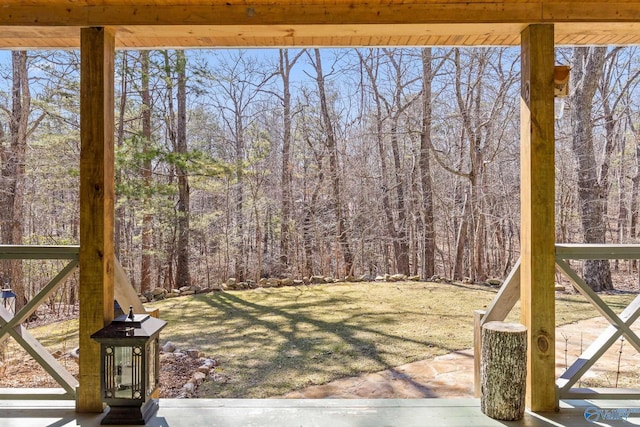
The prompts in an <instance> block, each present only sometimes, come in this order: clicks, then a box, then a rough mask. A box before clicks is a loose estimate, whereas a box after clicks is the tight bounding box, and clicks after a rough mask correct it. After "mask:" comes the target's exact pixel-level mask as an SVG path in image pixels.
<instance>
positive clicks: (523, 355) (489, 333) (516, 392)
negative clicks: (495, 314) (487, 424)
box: [480, 322, 527, 421]
mask: <svg viewBox="0 0 640 427" xmlns="http://www.w3.org/2000/svg"><path fill="white" fill-rule="evenodd" d="M526 380H527V328H526V327H524V326H523V325H520V324H517V323H504V322H488V323H485V325H484V326H483V327H482V355H481V358H480V383H481V385H480V387H481V393H482V396H481V399H480V409H481V411H482V413H483V414H485V415H487V416H489V417H491V418H495V419H498V420H506V421H515V420H520V419H522V417H523V416H524V409H525V406H524V398H525V392H526Z"/></svg>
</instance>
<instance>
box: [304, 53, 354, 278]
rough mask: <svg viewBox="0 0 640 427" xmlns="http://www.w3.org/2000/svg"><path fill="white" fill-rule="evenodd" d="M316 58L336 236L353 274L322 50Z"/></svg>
mask: <svg viewBox="0 0 640 427" xmlns="http://www.w3.org/2000/svg"><path fill="white" fill-rule="evenodd" d="M313 52H314V56H313V57H311V56H310V59H311V61H312V63H313V67H314V69H315V72H316V83H317V85H318V95H319V97H320V111H321V115H322V125H323V128H324V132H325V144H326V147H327V151H328V154H329V174H330V176H331V187H332V190H333V205H334V206H333V208H334V212H335V216H336V234H337V239H338V243H339V244H340V248H341V249H342V259H343V261H344V268H343V269H342V270H343V271H342V272H343V273H344V275H350V274H352V273H353V254H352V253H351V248H350V246H349V235H348V229H347V220H346V218H345V213H344V207H343V200H342V183H341V178H340V165H339V162H338V142H337V138H336V134H335V130H334V123H333V118H332V117H331V116H332V115H331V112H330V110H329V104H328V102H327V95H326V88H325V76H324V72H323V71H322V58H321V55H320V49H314V50H313ZM337 273H340V272H339V271H338V272H337Z"/></svg>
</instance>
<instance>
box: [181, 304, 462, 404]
mask: <svg viewBox="0 0 640 427" xmlns="http://www.w3.org/2000/svg"><path fill="white" fill-rule="evenodd" d="M255 297H256V295H253V297H252V298H255ZM193 301H194V303H195V305H194V306H193V307H192V308H191V309H189V308H185V309H184V315H182V314H181V315H180V323H181V324H182V323H187V324H190V325H191V328H184V330H183V331H181V327H180V326H177V327H176V328H175V330H174V331H172V333H171V335H174V338H175V339H184V340H185V341H188V343H189V345H192V346H196V347H197V348H199V349H201V350H204V351H205V352H207V353H208V354H215V355H219V357H220V358H221V359H222V373H221V376H220V377H221V380H220V381H219V382H218V383H215V382H214V383H212V384H209V385H208V386H205V387H204V388H203V393H206V396H202V395H201V396H202V397H270V396H278V395H282V394H284V393H286V392H288V391H291V390H295V389H299V388H302V387H305V386H308V385H311V384H321V383H325V382H327V381H331V380H334V379H337V378H341V377H345V376H349V375H354V374H355V375H357V374H359V373H362V372H374V371H378V370H382V369H387V368H390V367H393V366H397V365H398V364H399V362H400V363H403V362H404V361H405V360H404V358H403V359H398V355H397V354H395V353H397V350H398V349H400V351H401V352H402V350H403V349H404V347H406V346H409V345H413V347H415V348H417V349H418V350H417V351H418V352H419V353H420V354H423V352H424V354H425V355H427V356H429V355H432V354H436V353H437V354H442V353H445V352H449V351H452V350H456V348H451V347H449V346H447V345H445V344H444V342H436V341H429V340H420V339H416V338H415V335H414V337H413V338H412V337H411V336H409V335H407V336H403V335H401V334H398V333H395V331H390V330H389V328H382V327H381V328H379V329H375V328H373V327H370V325H374V324H375V325H386V326H393V324H395V323H396V322H397V319H398V316H400V317H401V318H402V317H405V318H411V317H414V316H416V315H422V316H424V315H425V313H418V312H415V311H411V310H406V311H403V310H402V309H400V310H399V312H397V311H394V312H392V311H388V312H387V311H385V310H382V311H375V310H366V309H364V310H363V308H362V307H360V306H358V305H357V304H356V305H353V306H350V304H352V303H353V302H354V299H352V298H350V297H349V296H348V295H347V296H344V297H343V296H340V295H331V296H330V297H324V298H315V299H314V300H313V301H309V302H306V301H300V302H297V303H292V304H285V305H284V306H280V307H274V305H278V304H274V303H273V301H269V302H268V303H265V304H261V303H259V302H255V301H248V300H245V299H243V298H241V297H240V296H238V295H236V294H232V293H226V292H225V293H216V294H210V295H199V296H196V297H194V298H193ZM282 301H286V302H290V301H291V300H290V299H289V300H286V299H282ZM205 305H206V306H208V308H206V314H205V313H204V312H202V311H203V310H204V307H205ZM174 309H176V310H178V309H179V307H177V306H176V307H174ZM350 309H351V310H353V312H349V311H350ZM444 316H446V317H457V316H455V315H454V313H450V314H448V315H443V317H444ZM189 329H190V330H191V332H188V331H189ZM399 329H401V328H399ZM425 329H426V328H425ZM424 335H427V334H426V333H425V334H424ZM415 348H414V349H412V350H413V351H414V352H415V351H416V350H415ZM428 353H430V354H428ZM401 356H402V357H404V355H401ZM207 388H208V390H207Z"/></svg>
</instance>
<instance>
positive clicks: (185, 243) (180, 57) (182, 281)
mask: <svg viewBox="0 0 640 427" xmlns="http://www.w3.org/2000/svg"><path fill="white" fill-rule="evenodd" d="M176 54H177V59H176V68H177V74H178V93H177V97H178V98H177V101H178V120H177V139H176V142H177V143H176V152H177V153H179V154H181V155H183V156H184V157H186V155H187V153H188V147H187V75H186V66H187V59H186V56H185V53H184V51H183V50H179V51H177V52H176ZM177 173H178V209H177V211H178V212H177V213H178V248H177V252H178V253H177V264H176V286H177V287H182V286H189V285H190V284H191V277H190V273H189V215H190V207H189V175H188V171H187V170H185V168H184V167H182V162H180V166H178V168H177Z"/></svg>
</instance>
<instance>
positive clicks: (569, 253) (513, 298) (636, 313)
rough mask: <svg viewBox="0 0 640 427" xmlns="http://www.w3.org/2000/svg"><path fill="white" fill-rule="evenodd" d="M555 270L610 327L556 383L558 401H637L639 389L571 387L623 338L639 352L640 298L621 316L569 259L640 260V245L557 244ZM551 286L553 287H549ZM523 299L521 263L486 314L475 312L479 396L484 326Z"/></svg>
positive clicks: (477, 391) (516, 266)
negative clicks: (635, 329) (638, 321)
mask: <svg viewBox="0 0 640 427" xmlns="http://www.w3.org/2000/svg"><path fill="white" fill-rule="evenodd" d="M555 258H556V268H557V269H558V271H560V272H561V273H562V274H563V275H564V276H565V277H566V278H567V279H569V281H570V282H571V284H572V285H573V287H574V288H575V289H576V290H577V291H578V292H579V293H580V294H582V295H583V296H584V297H585V298H586V299H587V300H588V301H589V302H590V303H591V304H592V305H593V306H594V307H595V308H596V310H598V312H599V313H600V314H601V315H602V316H603V317H604V318H605V319H607V320H608V321H609V323H610V324H611V325H610V326H609V327H608V328H607V329H605V330H604V331H603V332H602V334H601V335H600V336H599V337H598V338H597V339H596V340H595V341H594V342H593V343H592V344H591V345H590V346H589V347H588V348H587V349H586V350H585V351H584V352H583V353H582V355H580V357H579V358H578V359H577V360H576V361H575V362H574V363H573V365H571V366H570V367H569V368H568V369H567V370H566V371H565V372H564V373H563V374H562V375H561V376H560V378H558V380H557V381H556V388H557V397H558V399H596V398H599V399H625V398H632V399H637V398H639V397H640V390H636V389H603V388H595V389H580V388H572V386H573V385H574V384H575V383H576V382H577V381H578V380H579V379H580V378H581V377H582V375H584V374H585V373H586V372H587V371H588V370H589V368H590V367H591V366H593V364H594V363H595V362H596V361H597V360H598V359H599V358H600V357H601V356H602V355H603V354H604V353H605V352H606V351H607V350H608V349H609V348H610V347H611V345H612V344H613V343H614V342H615V341H616V340H617V339H618V338H620V337H621V336H622V335H624V336H625V338H626V339H627V340H628V342H629V343H631V345H633V347H634V348H635V349H636V350H637V351H638V352H640V339H639V338H638V336H637V335H636V334H635V332H633V331H632V330H631V326H632V325H633V323H634V322H635V321H636V319H637V318H638V317H640V295H638V296H637V297H636V298H635V299H634V300H633V301H632V302H631V303H630V304H629V305H628V306H627V307H626V308H625V309H624V310H623V311H622V313H620V315H616V314H615V313H614V312H613V310H611V308H610V307H609V306H608V305H607V303H605V302H604V301H603V300H602V299H601V298H600V297H599V296H598V294H596V293H595V292H594V291H593V290H592V289H591V288H590V287H589V286H588V285H587V284H586V283H585V281H584V280H583V279H582V278H581V277H580V275H579V274H578V273H576V272H575V271H574V270H573V269H572V268H571V267H570V266H569V264H568V263H567V260H571V259H573V260H587V259H640V245H607V244H556V254H555ZM550 285H551V284H550ZM519 298H520V262H519V261H518V262H517V263H516V265H515V266H514V268H513V269H512V271H511V273H509V276H508V277H507V278H506V279H505V281H504V283H503V285H502V287H501V288H500V291H499V292H498V295H496V297H495V298H494V300H493V302H492V303H491V305H490V306H489V308H488V309H487V310H486V311H483V310H476V311H475V312H474V355H475V369H474V387H475V394H476V396H479V395H480V349H481V348H482V342H481V340H482V334H481V331H482V325H484V324H485V323H486V322H490V321H502V320H504V319H505V318H506V317H507V315H508V314H509V312H510V311H511V310H512V309H513V307H514V305H515V304H516V302H518V300H519Z"/></svg>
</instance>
